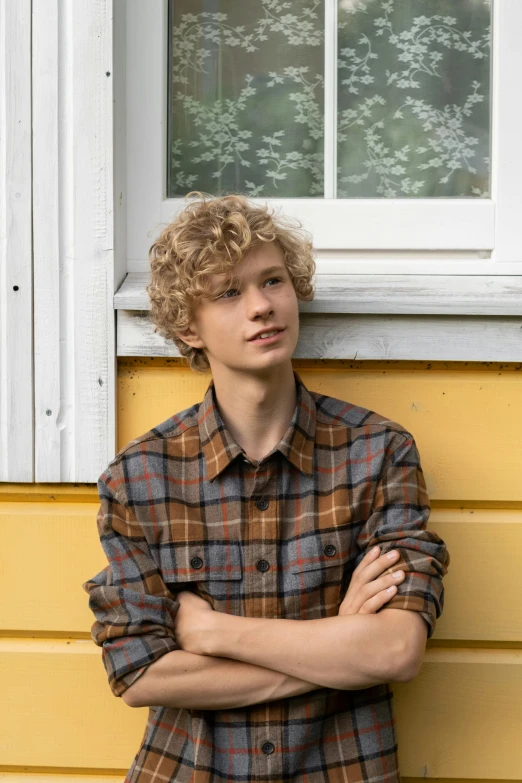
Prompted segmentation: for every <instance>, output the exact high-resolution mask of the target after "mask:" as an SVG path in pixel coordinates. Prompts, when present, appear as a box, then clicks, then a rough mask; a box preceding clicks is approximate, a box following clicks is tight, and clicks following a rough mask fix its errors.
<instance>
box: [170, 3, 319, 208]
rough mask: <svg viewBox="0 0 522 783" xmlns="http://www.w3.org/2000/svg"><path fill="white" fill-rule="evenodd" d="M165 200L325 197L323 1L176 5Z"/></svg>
mask: <svg viewBox="0 0 522 783" xmlns="http://www.w3.org/2000/svg"><path fill="white" fill-rule="evenodd" d="M169 70H170V73H169V99H168V100H169V103H168V164H167V165H168V169H167V197H168V198H173V197H176V196H183V195H185V194H186V193H187V192H188V191H190V190H202V191H205V192H207V193H212V194H215V195H221V194H224V193H230V192H236V193H237V192H241V193H245V194H247V195H251V196H261V197H265V196H267V197H269V196H272V197H275V196H277V197H310V196H315V197H317V196H319V197H321V196H322V195H323V188H324V185H323V183H324V161H323V135H324V130H323V126H324V112H323V105H324V0H292V2H281V0H251V2H243V3H239V2H237V0H170V1H169Z"/></svg>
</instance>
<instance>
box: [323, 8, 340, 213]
mask: <svg viewBox="0 0 522 783" xmlns="http://www.w3.org/2000/svg"><path fill="white" fill-rule="evenodd" d="M338 2H339V0H325V4H324V31H325V34H324V160H325V168H324V197H325V198H327V199H333V198H335V197H336V195H337V78H338V75H337V73H338V72H337V4H338Z"/></svg>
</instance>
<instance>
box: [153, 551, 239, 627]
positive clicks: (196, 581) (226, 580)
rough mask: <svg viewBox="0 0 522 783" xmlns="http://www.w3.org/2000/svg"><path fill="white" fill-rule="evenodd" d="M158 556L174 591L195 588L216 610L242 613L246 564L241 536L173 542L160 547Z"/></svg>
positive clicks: (172, 591)
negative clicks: (221, 539) (244, 562)
mask: <svg viewBox="0 0 522 783" xmlns="http://www.w3.org/2000/svg"><path fill="white" fill-rule="evenodd" d="M158 559H159V564H160V570H161V574H162V577H163V581H164V582H165V584H166V585H167V587H168V589H169V590H170V592H171V593H172V594H173V595H175V594H176V593H179V592H180V591H181V590H192V591H193V592H195V593H197V594H198V595H200V596H201V597H202V598H205V599H206V600H207V601H208V602H209V603H210V604H211V605H212V607H213V608H214V610H215V611H218V612H226V613H227V614H240V607H241V599H242V586H243V566H242V556H241V544H240V542H239V541H238V540H236V539H231V540H229V541H183V542H176V543H171V544H168V545H165V546H163V547H161V548H160V550H159V558H158Z"/></svg>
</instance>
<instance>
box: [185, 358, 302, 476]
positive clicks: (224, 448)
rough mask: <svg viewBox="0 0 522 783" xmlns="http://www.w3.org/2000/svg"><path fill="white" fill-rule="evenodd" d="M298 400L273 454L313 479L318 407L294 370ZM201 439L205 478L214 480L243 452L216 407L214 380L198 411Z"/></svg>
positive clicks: (264, 458)
mask: <svg viewBox="0 0 522 783" xmlns="http://www.w3.org/2000/svg"><path fill="white" fill-rule="evenodd" d="M294 378H295V383H296V391H297V401H296V406H295V411H294V415H293V417H292V421H291V422H290V425H289V427H288V429H287V431H286V432H285V434H284V435H283V437H282V438H281V440H280V441H279V443H277V444H276V445H275V446H274V448H273V449H272V451H270V453H269V454H267V455H266V456H265V457H263V462H264V461H265V460H267V459H268V458H269V457H270V456H271V455H272V454H273V453H274V452H276V451H280V452H281V454H283V455H284V456H285V457H286V458H287V459H288V460H289V461H290V462H291V463H292V465H294V466H295V467H296V468H297V469H298V470H300V471H301V472H302V473H306V474H307V475H309V476H311V475H312V472H313V457H314V444H315V424H316V408H315V402H314V400H313V398H312V396H311V395H310V392H309V391H308V389H307V388H306V386H305V385H304V383H303V381H302V380H301V378H300V376H299V375H298V374H297V373H296V372H295V370H294ZM198 426H199V437H200V441H201V445H202V448H203V453H204V455H205V464H206V478H207V480H208V481H213V480H214V479H215V478H216V476H218V475H219V474H220V473H221V471H222V470H224V469H225V468H226V467H227V465H229V464H230V463H231V462H232V460H234V459H235V458H236V457H237V456H239V455H240V454H241V455H242V456H246V454H245V452H244V450H243V449H242V448H241V446H239V444H238V443H236V441H235V440H234V439H233V437H232V435H231V434H230V433H229V431H228V430H227V428H226V427H225V424H224V422H223V419H222V418H221V416H220V413H219V410H218V407H217V405H216V397H215V390H214V381H213V380H211V381H210V383H209V386H208V388H207V391H206V392H205V396H204V398H203V402H202V403H201V405H200V406H199V411H198Z"/></svg>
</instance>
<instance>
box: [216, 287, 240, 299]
mask: <svg viewBox="0 0 522 783" xmlns="http://www.w3.org/2000/svg"><path fill="white" fill-rule="evenodd" d="M238 293H239V291H238V289H237V288H229V289H227V290H226V291H225V293H224V294H221V296H220V297H219V298H220V299H230V297H229V296H228V294H238Z"/></svg>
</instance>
